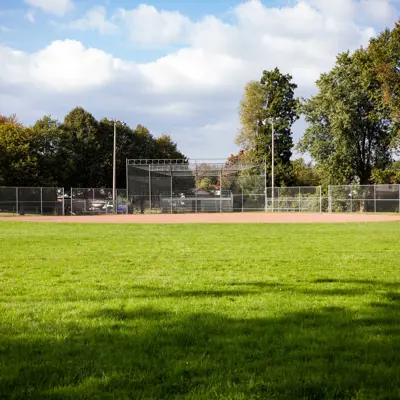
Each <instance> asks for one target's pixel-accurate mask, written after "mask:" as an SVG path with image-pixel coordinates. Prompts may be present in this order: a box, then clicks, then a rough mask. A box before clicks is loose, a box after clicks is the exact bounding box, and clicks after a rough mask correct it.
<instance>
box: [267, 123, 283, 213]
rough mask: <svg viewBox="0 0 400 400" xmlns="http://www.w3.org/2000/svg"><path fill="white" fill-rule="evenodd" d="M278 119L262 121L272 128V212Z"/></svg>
mask: <svg viewBox="0 0 400 400" xmlns="http://www.w3.org/2000/svg"><path fill="white" fill-rule="evenodd" d="M278 120H279V119H277V118H276V119H274V118H268V119H266V120H264V121H263V124H264V125H266V124H267V122H269V123H270V124H271V128H272V143H271V149H272V156H271V158H272V160H271V192H272V195H271V200H272V212H274V201H275V193H274V188H275V125H274V124H275V121H278Z"/></svg>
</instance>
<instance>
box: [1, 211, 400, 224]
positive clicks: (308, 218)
mask: <svg viewBox="0 0 400 400" xmlns="http://www.w3.org/2000/svg"><path fill="white" fill-rule="evenodd" d="M0 221H30V222H59V223H60V222H61V223H62V222H65V223H113V224H141V223H144V224H187V223H346V222H387V221H398V222H400V215H388V214H305V213H304V214H300V213H298V214H295V213H293V214H288V213H247V214H246V213H244V214H242V213H237V214H236V213H232V214H223V213H222V214H172V215H171V214H145V215H98V216H65V217H63V216H31V217H20V216H15V217H0Z"/></svg>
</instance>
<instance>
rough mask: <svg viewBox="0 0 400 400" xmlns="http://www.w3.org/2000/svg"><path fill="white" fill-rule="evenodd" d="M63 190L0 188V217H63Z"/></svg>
mask: <svg viewBox="0 0 400 400" xmlns="http://www.w3.org/2000/svg"><path fill="white" fill-rule="evenodd" d="M63 198H64V189H63V188H50V187H0V215H5V214H20V215H29V214H40V215H63V214H64V207H63Z"/></svg>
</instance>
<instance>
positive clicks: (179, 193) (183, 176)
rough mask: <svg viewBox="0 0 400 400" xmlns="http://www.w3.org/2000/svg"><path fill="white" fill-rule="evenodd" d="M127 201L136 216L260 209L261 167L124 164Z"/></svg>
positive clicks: (153, 162) (184, 162) (218, 162)
mask: <svg viewBox="0 0 400 400" xmlns="http://www.w3.org/2000/svg"><path fill="white" fill-rule="evenodd" d="M126 167H127V192H128V200H129V202H130V203H131V204H132V207H133V209H134V211H136V212H140V213H147V212H153V213H199V212H233V211H264V210H265V206H266V199H265V197H266V189H265V188H266V171H265V165H262V164H261V165H260V164H257V163H252V162H247V163H244V162H240V161H237V162H233V161H228V162H227V161H226V160H225V161H223V160H187V159H179V160H147V159H134V160H127V165H126Z"/></svg>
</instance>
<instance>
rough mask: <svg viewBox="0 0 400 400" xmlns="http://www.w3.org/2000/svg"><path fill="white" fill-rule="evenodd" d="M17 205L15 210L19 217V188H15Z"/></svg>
mask: <svg viewBox="0 0 400 400" xmlns="http://www.w3.org/2000/svg"><path fill="white" fill-rule="evenodd" d="M15 205H16V207H15V209H16V211H17V215H18V212H19V209H18V208H19V207H18V188H17V187H16V188H15Z"/></svg>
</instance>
